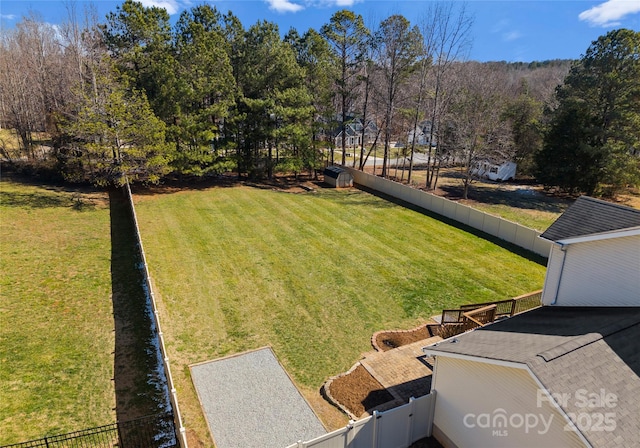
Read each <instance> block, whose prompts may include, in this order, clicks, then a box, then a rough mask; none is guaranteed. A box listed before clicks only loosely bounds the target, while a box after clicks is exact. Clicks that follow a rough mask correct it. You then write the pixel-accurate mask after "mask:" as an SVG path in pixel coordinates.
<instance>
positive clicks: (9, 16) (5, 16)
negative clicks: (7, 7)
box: [0, 14, 16, 20]
mask: <svg viewBox="0 0 640 448" xmlns="http://www.w3.org/2000/svg"><path fill="white" fill-rule="evenodd" d="M15 18H16V15H15V14H0V19H6V20H14V19H15Z"/></svg>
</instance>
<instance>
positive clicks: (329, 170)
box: [324, 166, 353, 188]
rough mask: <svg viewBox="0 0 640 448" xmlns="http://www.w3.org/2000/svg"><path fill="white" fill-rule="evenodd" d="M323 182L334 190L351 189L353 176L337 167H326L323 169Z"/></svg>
mask: <svg viewBox="0 0 640 448" xmlns="http://www.w3.org/2000/svg"><path fill="white" fill-rule="evenodd" d="M324 181H325V182H326V183H328V184H329V185H331V186H332V187H335V188H348V187H353V176H352V175H351V173H349V172H348V171H346V170H344V169H342V168H340V167H339V166H328V167H326V168H325V169H324Z"/></svg>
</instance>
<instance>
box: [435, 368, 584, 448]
mask: <svg viewBox="0 0 640 448" xmlns="http://www.w3.org/2000/svg"><path fill="white" fill-rule="evenodd" d="M436 363H437V366H436V369H437V370H436V375H435V379H434V381H435V384H434V389H435V391H436V393H437V394H436V406H435V416H434V422H433V423H434V426H437V428H438V429H439V431H441V432H443V433H444V434H445V435H446V436H447V437H448V438H449V439H450V441H451V442H453V443H454V444H455V445H456V446H458V447H460V448H464V447H480V446H482V447H516V446H517V447H521V448H524V447H556V446H562V447H583V446H585V445H584V443H583V442H582V440H581V439H580V437H579V436H578V434H576V433H575V432H574V431H573V430H569V431H565V430H564V427H565V425H566V420H565V419H564V417H563V416H562V415H561V414H560V412H559V411H558V410H557V409H555V408H554V407H553V406H552V405H551V404H549V403H548V402H547V401H545V400H542V402H541V406H540V407H538V399H537V391H538V385H537V383H536V382H535V381H534V379H533V378H531V376H530V374H529V372H528V371H527V370H524V369H517V368H511V367H503V366H497V365H492V364H487V363H482V362H474V361H466V360H460V359H454V358H448V357H445V356H438V357H437V360H436ZM469 414H473V416H469ZM498 415H503V416H506V418H507V423H506V425H505V424H504V419H500V418H497V419H495V422H494V417H496V416H498ZM519 416H521V417H522V418H524V419H525V421H527V419H528V421H529V422H530V425H529V429H528V430H526V429H525V427H526V425H523V426H522V427H519V428H518V427H517V426H518V425H519V424H520V421H521V420H520V417H519ZM465 417H466V420H465ZM535 418H538V419H539V420H538V421H539V423H538V424H537V425H535V426H534V421H535V420H534V419H535ZM542 418H544V421H545V422H547V424H546V425H545V424H544V423H542V420H541V419H542ZM465 421H466V424H465ZM549 421H551V423H550V424H549V423H548V422H549ZM485 423H488V427H480V426H486V425H485ZM501 424H502V426H500V425H501ZM472 425H475V427H469V426H472ZM545 427H548V430H547V431H546V433H545V429H544V428H545ZM437 432H438V431H437V430H436V429H435V428H434V434H437ZM538 432H541V433H544V434H539V433H538ZM443 442H444V441H443Z"/></svg>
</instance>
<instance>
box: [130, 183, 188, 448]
mask: <svg viewBox="0 0 640 448" xmlns="http://www.w3.org/2000/svg"><path fill="white" fill-rule="evenodd" d="M123 189H124V193H125V195H126V197H127V201H128V202H129V207H130V208H131V213H132V215H133V222H134V224H135V228H136V240H137V243H138V248H139V250H140V256H141V257H142V264H143V268H144V272H143V274H144V286H145V288H146V289H147V291H148V293H149V297H150V300H151V308H152V311H153V321H154V324H155V327H156V331H157V333H158V334H157V336H158V343H159V346H160V352H161V353H162V363H163V366H164V373H165V375H166V377H167V387H168V388H169V400H170V401H171V407H172V410H173V418H174V423H175V425H176V430H177V432H178V433H177V434H176V436H177V437H178V446H179V448H188V445H187V434H186V428H185V427H184V425H183V424H182V415H181V414H180V407H179V406H178V394H177V393H176V388H175V386H174V384H173V376H172V375H171V368H170V366H169V356H168V355H167V349H166V347H165V343H164V335H163V333H162V327H161V326H160V318H159V316H158V307H157V305H156V298H155V295H154V293H153V288H152V287H151V276H150V275H149V266H148V265H147V256H146V255H145V253H144V247H143V246H142V236H141V235H140V227H139V226H138V216H137V215H136V208H135V206H134V205H133V195H132V194H131V186H130V185H129V181H127V182H126V183H125V185H124V187H123Z"/></svg>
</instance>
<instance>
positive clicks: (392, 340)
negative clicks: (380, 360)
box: [376, 325, 431, 352]
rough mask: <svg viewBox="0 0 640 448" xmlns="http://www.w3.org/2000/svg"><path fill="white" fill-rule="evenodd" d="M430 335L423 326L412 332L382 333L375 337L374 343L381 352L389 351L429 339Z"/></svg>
mask: <svg viewBox="0 0 640 448" xmlns="http://www.w3.org/2000/svg"><path fill="white" fill-rule="evenodd" d="M430 337H431V334H430V333H429V330H428V329H427V326H426V325H424V326H422V327H420V328H417V329H415V330H413V331H403V332H394V331H389V332H384V333H379V334H378V335H376V343H377V344H378V347H380V348H381V349H382V351H383V352H386V351H387V350H391V349H393V348H398V347H401V346H403V345H407V344H411V343H413V342H418V341H421V340H423V339H427V338H430Z"/></svg>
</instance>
